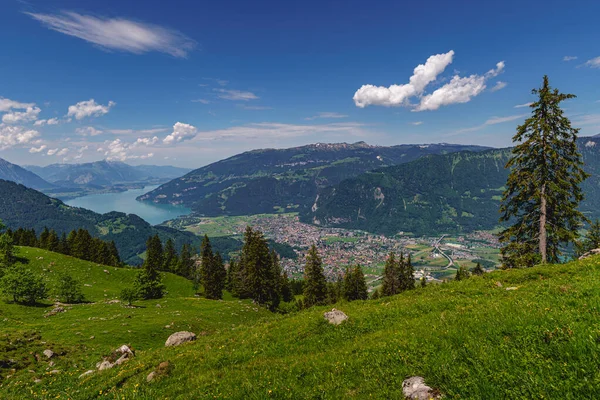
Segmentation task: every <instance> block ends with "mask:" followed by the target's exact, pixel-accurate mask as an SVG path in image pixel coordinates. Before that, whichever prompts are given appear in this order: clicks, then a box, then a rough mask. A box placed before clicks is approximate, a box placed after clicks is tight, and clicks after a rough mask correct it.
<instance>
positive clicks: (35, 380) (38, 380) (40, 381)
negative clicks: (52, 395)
mask: <svg viewBox="0 0 600 400" xmlns="http://www.w3.org/2000/svg"><path fill="white" fill-rule="evenodd" d="M33 383H42V380H41V379H40V378H36V379H34V380H33Z"/></svg>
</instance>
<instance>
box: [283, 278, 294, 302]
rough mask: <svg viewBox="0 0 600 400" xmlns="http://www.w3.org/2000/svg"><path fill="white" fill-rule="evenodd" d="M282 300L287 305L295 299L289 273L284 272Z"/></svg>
mask: <svg viewBox="0 0 600 400" xmlns="http://www.w3.org/2000/svg"><path fill="white" fill-rule="evenodd" d="M281 299H282V300H283V301H285V302H286V303H289V302H290V301H292V300H293V299H294V293H292V286H291V285H290V280H289V278H288V274H287V272H285V271H284V272H283V274H282V275H281Z"/></svg>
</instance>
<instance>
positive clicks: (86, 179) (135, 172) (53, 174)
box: [25, 160, 189, 188]
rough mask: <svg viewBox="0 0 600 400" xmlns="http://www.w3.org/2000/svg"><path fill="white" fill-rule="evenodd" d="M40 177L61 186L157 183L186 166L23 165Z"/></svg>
mask: <svg viewBox="0 0 600 400" xmlns="http://www.w3.org/2000/svg"><path fill="white" fill-rule="evenodd" d="M25 168H27V169H28V170H30V171H31V172H34V173H36V174H37V175H39V176H40V177H42V178H43V179H45V180H46V181H48V182H51V183H52V184H54V185H56V186H61V187H67V188H68V187H86V186H88V187H108V186H115V185H119V184H133V183H145V184H158V183H161V182H165V181H168V180H171V179H174V178H177V177H180V176H182V175H184V174H185V173H187V172H189V169H185V168H178V167H172V166H157V165H138V166H133V165H128V164H125V163H123V162H119V161H106V160H102V161H96V162H91V163H83V164H51V165H48V166H45V167H39V166H34V165H28V166H25Z"/></svg>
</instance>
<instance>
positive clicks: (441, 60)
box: [353, 50, 454, 108]
mask: <svg viewBox="0 0 600 400" xmlns="http://www.w3.org/2000/svg"><path fill="white" fill-rule="evenodd" d="M453 57H454V51H453V50H450V51H449V52H447V53H444V54H436V55H433V56H431V57H429V58H428V59H427V61H426V62H425V64H420V65H418V66H417V67H416V68H415V69H414V70H413V75H412V76H411V77H410V80H409V83H406V84H404V85H392V86H390V87H384V86H374V85H363V86H362V87H361V88H360V89H358V90H357V91H356V93H355V94H354V98H353V99H354V104H356V106H357V107H360V108H364V107H366V106H369V105H377V106H388V107H389V106H407V105H409V99H410V98H411V97H414V96H417V95H420V94H421V93H423V91H424V90H425V87H426V86H427V85H428V84H430V83H431V82H433V81H435V80H436V78H437V76H438V75H439V74H441V73H442V72H444V70H445V69H446V67H447V66H448V65H450V64H451V63H452V59H453Z"/></svg>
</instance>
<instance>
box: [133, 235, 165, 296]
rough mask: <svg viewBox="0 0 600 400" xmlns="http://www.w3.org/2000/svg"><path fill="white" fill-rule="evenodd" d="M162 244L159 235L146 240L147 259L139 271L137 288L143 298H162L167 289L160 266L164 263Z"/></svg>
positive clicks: (136, 282)
mask: <svg viewBox="0 0 600 400" xmlns="http://www.w3.org/2000/svg"><path fill="white" fill-rule="evenodd" d="M162 260H163V257H162V244H161V242H160V239H159V237H158V235H155V236H151V237H150V238H148V241H147V242H146V259H145V260H144V263H143V264H142V269H141V271H139V272H138V275H137V278H136V281H135V288H136V291H137V293H138V295H139V297H141V298H143V299H160V298H161V297H162V296H163V294H164V290H165V286H164V285H163V283H162V277H161V275H160V272H158V270H159V268H160V267H161V265H162Z"/></svg>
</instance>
